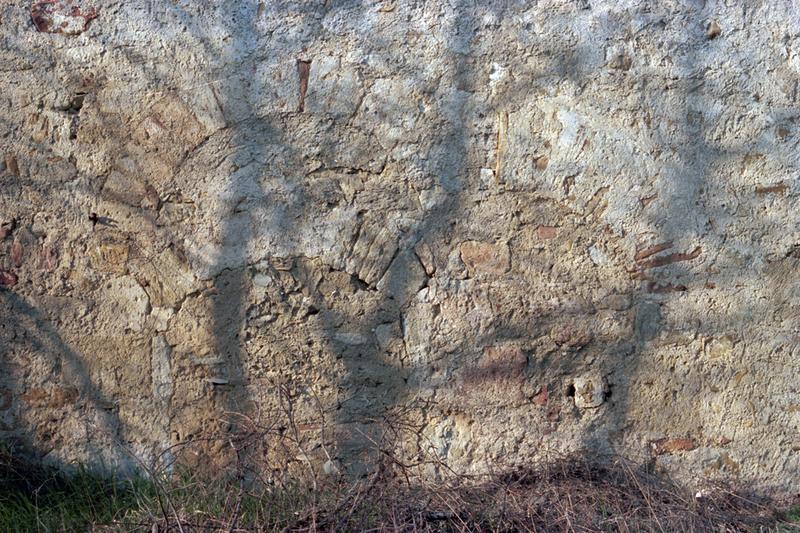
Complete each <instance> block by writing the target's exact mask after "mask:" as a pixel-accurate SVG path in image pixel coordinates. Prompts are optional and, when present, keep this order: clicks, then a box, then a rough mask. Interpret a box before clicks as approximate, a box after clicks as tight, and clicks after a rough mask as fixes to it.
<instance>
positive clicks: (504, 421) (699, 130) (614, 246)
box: [0, 0, 800, 491]
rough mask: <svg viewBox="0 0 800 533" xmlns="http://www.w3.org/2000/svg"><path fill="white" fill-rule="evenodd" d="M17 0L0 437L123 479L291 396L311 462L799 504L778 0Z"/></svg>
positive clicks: (790, 56)
mask: <svg viewBox="0 0 800 533" xmlns="http://www.w3.org/2000/svg"><path fill="white" fill-rule="evenodd" d="M30 4H31V2H20V1H2V2H0V6H2V7H0V27H1V28H2V32H0V40H2V45H0V154H2V159H3V163H0V218H2V220H0V222H2V231H0V235H1V236H2V241H0V286H2V287H1V288H0V306H1V307H2V323H0V350H2V359H0V365H2V367H1V368H0V436H1V437H2V438H3V439H4V440H5V441H13V442H20V443H22V444H24V445H25V446H27V447H29V448H33V449H35V450H36V451H37V452H39V453H41V454H43V455H44V456H45V457H46V459H47V460H50V461H53V462H57V463H65V462H70V461H74V460H78V461H88V462H91V463H93V464H99V463H104V464H106V465H109V466H113V467H117V468H133V467H135V465H136V464H137V463H136V461H135V460H134V459H133V457H132V455H131V454H135V455H137V456H138V457H139V458H141V459H142V460H143V461H144V462H145V463H147V462H150V461H153V460H154V459H155V457H156V456H157V455H158V454H159V453H160V452H162V451H163V450H165V449H166V448H168V447H170V446H172V445H175V444H178V443H181V442H186V441H188V440H191V439H195V440H197V439H199V438H204V437H213V436H219V435H220V434H224V433H225V432H226V431H231V428H228V427H226V426H225V425H224V424H220V423H219V422H218V421H219V420H220V418H223V417H224V415H225V413H226V412H231V411H233V412H243V413H247V414H248V415H249V416H252V417H254V418H257V417H259V416H260V417H261V419H262V420H263V419H267V420H268V419H269V417H270V416H279V415H280V416H286V415H287V407H286V406H287V405H291V409H292V412H291V413H292V417H293V420H294V427H295V428H296V429H297V430H298V434H297V435H294V437H293V438H295V439H299V440H300V441H301V442H302V449H303V453H302V454H301V456H300V458H299V459H298V461H299V462H302V463H303V464H306V463H310V464H311V465H312V467H313V468H315V469H319V470H323V469H324V470H328V471H330V470H331V467H333V466H339V467H342V466H344V467H348V465H350V466H349V468H353V469H355V470H358V467H359V465H361V466H362V467H363V466H364V465H365V464H368V463H369V456H368V455H367V458H366V459H365V458H364V456H363V454H362V452H364V451H365V450H369V449H371V448H372V447H374V446H373V442H372V441H373V440H374V441H381V442H384V444H383V445H384V446H393V447H395V448H396V449H397V450H398V453H406V454H408V455H409V457H410V458H412V459H413V456H414V454H415V453H416V451H417V449H418V448H420V447H421V448H423V449H425V450H427V451H428V452H433V453H435V454H437V455H438V456H439V457H441V458H442V459H443V460H445V461H446V462H447V463H448V464H450V465H451V466H452V467H453V468H455V469H457V470H461V471H480V470H485V469H486V468H488V466H489V465H495V466H497V465H505V466H513V465H524V464H526V463H528V462H529V461H530V460H531V459H532V458H535V457H538V456H541V455H542V454H545V453H550V452H552V451H564V450H574V449H583V448H587V449H589V450H591V451H590V453H594V451H598V452H599V451H609V450H614V451H618V452H622V453H625V454H629V455H632V456H636V457H643V456H652V457H653V458H654V461H655V462H656V464H658V465H660V466H662V467H664V468H665V469H667V470H668V471H671V472H675V473H678V474H680V475H682V476H684V477H685V478H686V479H691V480H696V479H701V478H714V477H724V478H728V479H738V480H741V481H744V482H747V483H752V484H753V485H754V486H759V487H764V488H773V489H778V490H781V491H788V490H797V489H798V487H800V434H799V433H798V429H799V428H798V426H799V425H800V395H799V394H798V393H799V392H800V379H798V376H799V375H800V359H798V350H799V349H800V345H799V344H798V334H799V333H798V327H799V326H800V323H799V322H798V320H799V319H798V315H797V312H798V305H800V299H799V298H798V296H800V295H798V287H799V286H800V285H798V281H799V280H800V272H798V263H799V262H800V247H799V245H800V231H798V217H800V212H799V211H798V210H797V209H796V206H795V202H796V200H797V197H798V193H799V192H800V183H799V182H798V179H797V175H798V163H799V161H798V151H797V148H798V140H800V131H798V117H800V110H798V107H797V104H798V79H799V78H800V40H798V37H799V36H800V14H799V13H798V9H797V7H796V6H795V5H794V4H793V3H791V2H788V1H775V0H771V1H742V2H727V3H726V2H715V1H707V2H704V1H702V0H685V1H679V0H667V1H662V2H646V1H637V0H626V1H619V0H607V1H605V0H588V1H587V0H562V1H542V2H527V1H526V2H522V1H516V2H515V1H485V2H470V1H466V0H451V1H444V0H442V1H435V2H417V1H401V0H397V1H394V2H392V1H375V0H373V1H355V0H327V1H325V2H323V1H322V0H319V1H314V2H311V1H307V2H279V1H267V0H264V1H260V2H259V1H255V0H253V1H250V0H219V1H216V2H200V1H196V2H191V1H169V2H167V1H160V0H150V1H142V2H127V1H126V2H123V1H118V0H98V1H97V2H95V3H93V4H91V5H90V4H88V3H87V2H84V3H83V4H80V3H78V2H71V3H70V2H54V3H38V4H37V5H35V6H34V7H33V8H31V5H30ZM73 6H77V7H78V8H79V9H78V11H73V10H72V7H73ZM32 12H33V13H32ZM32 14H33V17H32ZM78 15H80V16H78ZM62 23H63V25H62ZM270 413H272V415H271V414H270ZM275 413H278V414H275ZM387 413H388V414H390V415H391V416H389V415H387ZM391 420H395V422H394V423H395V424H399V423H400V422H396V421H397V420H400V421H402V422H403V424H405V425H403V426H402V427H404V428H405V430H404V431H400V432H399V433H398V434H397V435H399V438H397V439H394V436H395V434H394V433H391V434H390V432H388V431H387V430H386V428H387V427H390V426H391V424H390V423H389V422H388V421H391ZM392 439H394V440H392ZM200 442H212V443H213V442H215V441H200ZM179 448H180V447H179ZM179 448H175V449H176V450H177V449H179ZM200 448H201V450H200V451H195V452H192V453H194V454H195V455H194V458H195V460H196V461H204V462H206V461H209V460H212V461H213V460H214V459H215V458H219V457H221V456H223V455H224V451H223V449H227V444H226V443H225V442H224V439H223V440H222V441H220V442H219V443H216V444H208V445H206V446H205V447H202V446H201V447H200ZM190 456H191V454H187V456H186V457H190ZM209 458H210V459H209ZM184 460H187V461H188V460H190V458H184ZM353 465H355V466H353ZM323 467H324V468H323Z"/></svg>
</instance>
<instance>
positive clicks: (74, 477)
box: [0, 448, 800, 533]
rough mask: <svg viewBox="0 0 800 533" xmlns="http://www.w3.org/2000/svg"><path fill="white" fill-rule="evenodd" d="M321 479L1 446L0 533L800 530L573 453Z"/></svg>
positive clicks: (767, 508) (747, 503) (745, 504)
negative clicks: (477, 470) (484, 475)
mask: <svg viewBox="0 0 800 533" xmlns="http://www.w3.org/2000/svg"><path fill="white" fill-rule="evenodd" d="M319 481H320V482H321V483H322V485H321V486H319V487H318V490H310V489H309V487H308V485H304V484H302V483H301V482H300V481H298V482H296V483H295V484H291V483H289V484H286V483H287V482H285V483H284V484H280V485H277V486H276V485H272V484H257V483H249V484H244V483H241V482H240V481H238V480H237V478H236V476H235V475H233V476H231V475H228V476H219V477H216V478H214V479H207V478H200V477H198V476H197V475H195V474H193V473H192V472H191V471H190V470H183V471H180V472H179V473H177V474H173V475H171V476H164V477H157V478H154V479H150V480H145V479H141V478H139V479H127V480H115V479H113V478H109V477H104V476H103V475H100V474H97V473H93V472H91V471H88V470H81V469H78V470H77V471H75V472H73V473H72V474H70V475H66V474H63V473H59V472H57V471H55V470H53V469H47V468H44V467H41V466H35V465H31V464H29V463H25V462H24V461H21V460H19V459H17V458H14V457H13V456H12V455H11V454H10V453H9V452H8V451H7V450H5V451H4V450H3V449H2V448H0V532H1V533H5V532H10V533H11V532H13V533H16V532H20V533H22V532H25V533H29V532H49V531H58V532H61V531H75V532H78V531H80V532H84V531H89V532H95V533H99V532H103V533H106V532H114V531H126V532H132V531H141V532H147V533H149V532H151V531H153V528H154V527H155V528H156V529H157V530H158V531H178V530H179V528H180V529H183V531H185V532H189V531H208V532H216V531H254V532H256V531H257V532H261V531H276V532H277V531H284V530H287V531H289V530H291V531H309V532H312V531H332V530H334V531H364V530H380V531H396V530H402V531H431V532H433V531H437V532H438V531H461V530H465V531H532V530H537V531H550V530H561V531H564V530H565V524H570V527H569V528H567V529H566V530H581V531H598V532H600V531H616V530H630V531H661V530H667V531H698V532H699V531H710V530H726V531H766V530H773V531H787V532H788V531H796V529H794V528H795V527H796V526H795V524H800V506H797V505H794V506H792V507H789V508H786V507H778V506H776V505H774V504H775V502H770V501H768V500H764V501H762V502H761V503H755V502H754V501H753V500H750V499H749V497H748V498H742V497H739V496H737V495H735V494H733V493H730V492H726V491H722V492H720V493H719V494H717V495H715V496H710V497H709V498H707V499H706V500H704V501H703V502H698V501H696V500H695V499H694V498H693V496H692V495H691V494H688V495H685V496H682V495H681V492H680V490H679V489H678V488H677V487H675V486H672V485H669V484H667V483H666V482H665V481H661V480H658V479H655V478H652V477H651V476H650V475H649V474H648V475H645V474H642V473H638V472H636V471H634V470H632V469H630V468H628V467H624V468H623V467H615V466H597V465H593V464H589V463H586V462H585V461H582V460H580V459H575V458H566V459H564V460H563V461H562V462H560V463H554V465H550V466H548V467H546V468H544V469H540V470H531V471H529V472H515V473H514V474H513V475H506V476H499V477H495V478H492V479H488V480H486V481H485V482H484V483H479V484H475V483H463V482H461V481H458V480H453V482H452V483H449V484H446V485H442V486H439V485H436V486H434V485H428V484H425V483H424V480H423V483H422V484H421V485H420V484H407V483H405V484H404V483H402V482H398V480H397V478H392V477H383V476H382V475H381V476H379V475H378V473H377V472H376V473H375V474H373V475H372V476H370V477H369V478H365V479H361V480H349V481H348V480H344V479H333V478H331V479H329V480H328V481H327V482H324V480H322V479H320V480H319ZM245 485H247V486H245ZM178 524H180V526H178ZM570 528H574V529H570ZM725 528H727V529H725ZM764 528H767V529H764Z"/></svg>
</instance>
